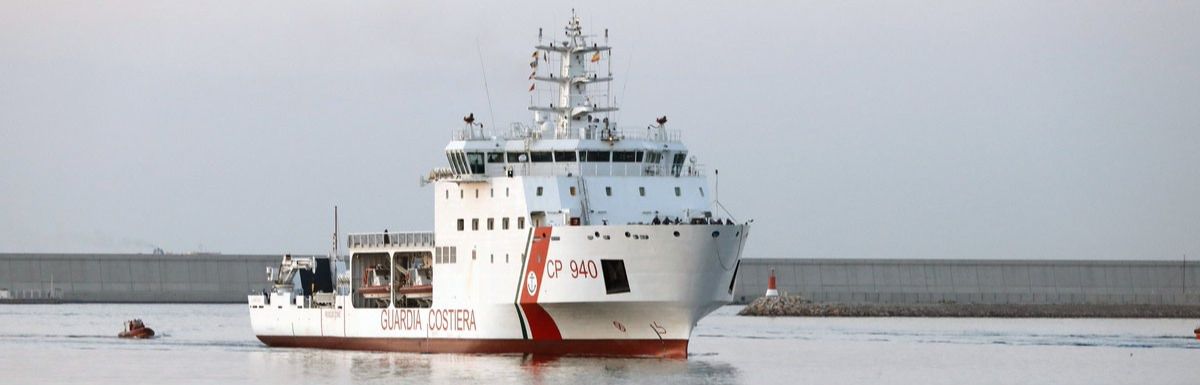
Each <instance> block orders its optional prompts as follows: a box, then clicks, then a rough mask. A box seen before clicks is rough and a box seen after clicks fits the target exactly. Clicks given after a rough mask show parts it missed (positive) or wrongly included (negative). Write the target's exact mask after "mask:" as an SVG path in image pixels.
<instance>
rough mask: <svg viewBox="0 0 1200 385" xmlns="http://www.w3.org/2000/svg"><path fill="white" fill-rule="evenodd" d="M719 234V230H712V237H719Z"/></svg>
mask: <svg viewBox="0 0 1200 385" xmlns="http://www.w3.org/2000/svg"><path fill="white" fill-rule="evenodd" d="M719 236H721V232H720V231H714V232H713V238H716V237H719Z"/></svg>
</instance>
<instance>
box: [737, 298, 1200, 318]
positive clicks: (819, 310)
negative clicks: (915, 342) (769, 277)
mask: <svg viewBox="0 0 1200 385" xmlns="http://www.w3.org/2000/svg"><path fill="white" fill-rule="evenodd" d="M738 315H742V316H760V317H944V318H964V317H976V318H1200V306H1190V305H1109V304H1043V305H1027V304H1022V305H1015V304H957V303H931V304H908V305H890V304H839V303H812V302H809V301H806V300H804V299H803V298H801V297H798V296H784V297H774V298H766V297H760V298H758V299H755V300H754V301H753V302H751V303H750V304H749V305H746V307H745V308H743V309H742V310H741V311H740V312H738Z"/></svg>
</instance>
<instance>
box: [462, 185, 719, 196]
mask: <svg viewBox="0 0 1200 385" xmlns="http://www.w3.org/2000/svg"><path fill="white" fill-rule="evenodd" d="M697 189H698V190H699V191H700V196H701V197H703V196H704V187H697ZM543 191H545V190H543V189H542V186H538V187H537V190H536V193H537V196H542V192H543ZM568 191H569V192H570V194H571V196H575V193H576V190H575V186H571V187H570V188H569V190H568ZM604 195H605V196H612V195H613V188H612V186H604ZM638 195H639V196H646V188H645V187H638ZM488 196H490V197H492V198H495V197H496V189H488ZM504 196H506V197H507V196H509V195H508V187H505V188H504ZM675 196H677V197H681V196H683V189H682V188H680V187H679V186H675ZM475 197H476V198H479V190H475ZM458 198H459V199H463V198H466V190H458ZM446 199H450V189H446Z"/></svg>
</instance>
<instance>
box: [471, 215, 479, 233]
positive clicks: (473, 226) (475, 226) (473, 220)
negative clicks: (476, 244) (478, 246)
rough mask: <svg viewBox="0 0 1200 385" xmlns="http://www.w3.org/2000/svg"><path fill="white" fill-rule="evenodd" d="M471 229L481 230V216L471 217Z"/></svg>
mask: <svg viewBox="0 0 1200 385" xmlns="http://www.w3.org/2000/svg"><path fill="white" fill-rule="evenodd" d="M471 231H479V218H471Z"/></svg>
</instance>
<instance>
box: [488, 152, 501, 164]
mask: <svg viewBox="0 0 1200 385" xmlns="http://www.w3.org/2000/svg"><path fill="white" fill-rule="evenodd" d="M487 162H488V163H504V153H503V152H489V153H488V154H487Z"/></svg>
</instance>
